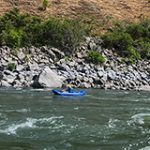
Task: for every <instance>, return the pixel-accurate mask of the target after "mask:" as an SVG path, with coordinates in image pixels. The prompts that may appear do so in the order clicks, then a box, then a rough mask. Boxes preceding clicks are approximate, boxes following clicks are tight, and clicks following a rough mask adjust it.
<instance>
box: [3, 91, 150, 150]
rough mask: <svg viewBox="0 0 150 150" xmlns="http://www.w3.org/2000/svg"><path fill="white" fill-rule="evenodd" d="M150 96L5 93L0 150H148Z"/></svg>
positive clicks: (110, 93)
mask: <svg viewBox="0 0 150 150" xmlns="http://www.w3.org/2000/svg"><path fill="white" fill-rule="evenodd" d="M149 149H150V93H148V92H133V91H132V92H129V91H112V90H110V91H109V90H107V91H104V90H87V95H86V96H84V97H60V96H55V95H53V94H52V93H51V92H47V91H36V90H12V89H9V90H8V89H7V90H6V89H1V90H0V150H149Z"/></svg>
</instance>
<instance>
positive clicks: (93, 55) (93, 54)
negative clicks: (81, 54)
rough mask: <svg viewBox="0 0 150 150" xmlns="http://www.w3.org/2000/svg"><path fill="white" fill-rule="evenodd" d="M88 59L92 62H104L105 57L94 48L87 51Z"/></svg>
mask: <svg viewBox="0 0 150 150" xmlns="http://www.w3.org/2000/svg"><path fill="white" fill-rule="evenodd" d="M88 60H89V61H91V62H93V63H94V64H103V63H104V62H105V58H104V57H103V56H102V54H100V53H99V52H98V51H96V50H92V51H90V52H89V54H88Z"/></svg>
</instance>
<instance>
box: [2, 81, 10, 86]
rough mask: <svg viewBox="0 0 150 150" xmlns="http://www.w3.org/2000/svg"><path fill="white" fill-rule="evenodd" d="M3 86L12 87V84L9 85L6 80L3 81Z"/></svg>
mask: <svg viewBox="0 0 150 150" xmlns="http://www.w3.org/2000/svg"><path fill="white" fill-rule="evenodd" d="M1 86H2V87H11V84H9V83H8V82H7V81H5V80H2V81H1Z"/></svg>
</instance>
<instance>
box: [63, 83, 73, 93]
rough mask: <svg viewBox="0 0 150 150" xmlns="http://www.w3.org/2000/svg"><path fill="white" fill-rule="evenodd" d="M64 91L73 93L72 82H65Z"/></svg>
mask: <svg viewBox="0 0 150 150" xmlns="http://www.w3.org/2000/svg"><path fill="white" fill-rule="evenodd" d="M62 91H63V92H69V93H71V92H73V87H72V85H71V84H63V85H62Z"/></svg>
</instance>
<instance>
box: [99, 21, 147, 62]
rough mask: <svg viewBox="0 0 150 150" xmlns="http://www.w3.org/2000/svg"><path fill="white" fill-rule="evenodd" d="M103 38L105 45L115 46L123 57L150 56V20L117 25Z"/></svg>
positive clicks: (138, 57)
mask: <svg viewBox="0 0 150 150" xmlns="http://www.w3.org/2000/svg"><path fill="white" fill-rule="evenodd" d="M102 39H103V41H104V44H103V46H104V47H106V48H114V49H115V50H116V51H117V53H118V54H119V55H120V56H122V57H128V58H130V59H132V60H137V59H141V58H146V59H149V58H150V20H146V21H143V22H141V23H132V24H129V25H124V26H122V25H120V26H117V27H116V26H115V28H113V29H112V30H111V31H109V32H107V33H106V34H105V35H103V36H102Z"/></svg>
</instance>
